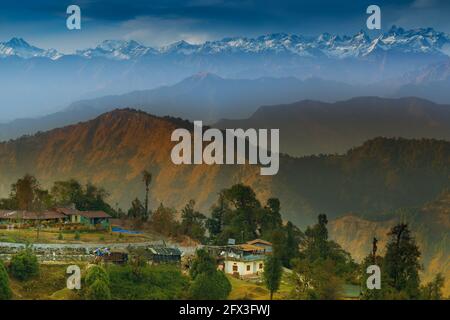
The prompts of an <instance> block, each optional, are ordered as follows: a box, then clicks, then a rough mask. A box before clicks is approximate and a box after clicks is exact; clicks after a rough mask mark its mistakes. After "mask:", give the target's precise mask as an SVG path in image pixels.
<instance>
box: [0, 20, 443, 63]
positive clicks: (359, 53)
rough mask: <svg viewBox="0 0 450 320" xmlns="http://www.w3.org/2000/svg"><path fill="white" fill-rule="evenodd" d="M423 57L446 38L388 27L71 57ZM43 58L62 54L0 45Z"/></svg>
mask: <svg viewBox="0 0 450 320" xmlns="http://www.w3.org/2000/svg"><path fill="white" fill-rule="evenodd" d="M387 51H395V52H401V53H424V54H440V55H446V56H450V35H448V34H446V33H443V32H439V31H435V30H434V29H432V28H420V29H413V30H405V29H403V28H400V27H396V26H393V27H392V28H391V29H390V30H389V31H388V32H386V33H384V34H381V35H380V36H378V37H376V38H373V39H371V38H370V37H369V36H368V35H367V34H366V33H365V32H364V31H360V32H358V33H357V34H355V35H353V36H338V35H332V34H329V33H323V34H321V35H319V36H317V37H308V36H301V35H294V34H285V33H277V34H270V35H263V36H260V37H257V38H246V37H233V38H224V39H222V40H218V41H207V42H205V43H203V44H190V43H188V42H186V41H179V42H176V43H173V44H171V45H168V46H165V47H161V48H152V47H147V46H145V45H142V44H140V43H138V42H137V41H134V40H130V41H125V40H105V41H103V42H102V43H101V44H99V45H98V46H97V47H95V48H89V49H84V50H78V51H76V52H75V55H77V56H81V57H85V58H94V57H103V58H108V59H113V60H132V59H138V58H141V57H146V56H155V55H156V56H157V55H171V54H181V55H194V54H198V55H205V54H208V55H214V54H222V53H226V54H240V53H243V54H264V53H277V54H282V53H288V54H294V55H298V56H300V57H329V58H337V59H344V58H349V57H353V58H363V57H367V56H370V55H371V54H376V53H379V52H387ZM8 56H18V57H21V58H25V59H28V58H32V57H46V58H50V59H52V60H56V59H59V58H61V57H63V56H64V54H61V53H58V52H57V51H56V50H54V49H49V50H44V49H40V48H37V47H34V46H32V45H30V44H28V43H27V42H26V41H25V40H23V39H20V38H13V39H11V40H10V41H8V42H0V57H8Z"/></svg>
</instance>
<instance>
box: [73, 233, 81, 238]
mask: <svg viewBox="0 0 450 320" xmlns="http://www.w3.org/2000/svg"><path fill="white" fill-rule="evenodd" d="M74 239H75V240H80V239H81V236H80V232H79V231H77V232H75V237H74Z"/></svg>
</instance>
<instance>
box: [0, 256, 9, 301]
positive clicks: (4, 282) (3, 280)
mask: <svg viewBox="0 0 450 320" xmlns="http://www.w3.org/2000/svg"><path fill="white" fill-rule="evenodd" d="M11 297H12V292H11V288H10V287H9V277H8V273H7V272H6V268H5V266H4V264H3V262H2V261H1V260H0V300H9V299H11Z"/></svg>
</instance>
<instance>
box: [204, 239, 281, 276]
mask: <svg viewBox="0 0 450 320" xmlns="http://www.w3.org/2000/svg"><path fill="white" fill-rule="evenodd" d="M206 250H207V251H208V252H209V253H210V254H212V255H213V256H215V257H216V259H217V263H218V266H219V269H221V270H223V271H224V272H225V273H228V274H231V275H233V276H236V277H240V278H251V277H258V276H260V275H261V273H262V272H263V271H264V263H265V260H266V257H267V255H270V254H271V253H272V244H271V243H270V242H268V241H265V240H261V239H255V240H252V241H249V242H247V243H243V244H239V245H227V246H208V247H206Z"/></svg>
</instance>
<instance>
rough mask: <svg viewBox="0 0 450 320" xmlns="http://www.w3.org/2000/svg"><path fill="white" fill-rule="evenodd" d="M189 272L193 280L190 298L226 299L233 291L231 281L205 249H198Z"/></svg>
mask: <svg viewBox="0 0 450 320" xmlns="http://www.w3.org/2000/svg"><path fill="white" fill-rule="evenodd" d="M189 274H190V276H191V278H192V280H193V282H192V285H191V288H190V298H192V299H196V300H224V299H226V298H227V297H228V295H229V294H230V292H231V283H230V281H229V280H228V279H227V277H226V276H225V274H224V273H223V272H222V271H219V270H217V264H216V261H215V260H214V258H213V257H211V256H210V255H209V254H208V253H207V252H206V251H205V250H203V249H200V250H197V253H196V257H195V259H194V261H193V262H192V265H191V268H190V269H189Z"/></svg>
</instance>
